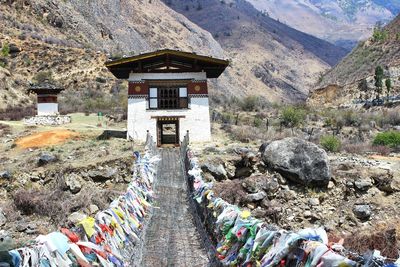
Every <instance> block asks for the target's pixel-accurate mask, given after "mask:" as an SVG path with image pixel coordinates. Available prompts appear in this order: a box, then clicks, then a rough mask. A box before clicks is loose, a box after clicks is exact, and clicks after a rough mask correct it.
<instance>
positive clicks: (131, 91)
mask: <svg viewBox="0 0 400 267" xmlns="http://www.w3.org/2000/svg"><path fill="white" fill-rule="evenodd" d="M147 94H149V85H148V83H147V82H129V87H128V95H147Z"/></svg>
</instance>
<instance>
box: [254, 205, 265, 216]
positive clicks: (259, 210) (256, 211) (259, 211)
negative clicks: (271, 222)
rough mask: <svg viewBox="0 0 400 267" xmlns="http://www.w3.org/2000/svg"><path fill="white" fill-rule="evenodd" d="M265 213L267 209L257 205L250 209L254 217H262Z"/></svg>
mask: <svg viewBox="0 0 400 267" xmlns="http://www.w3.org/2000/svg"><path fill="white" fill-rule="evenodd" d="M266 214H267V210H265V209H263V208H261V207H257V208H256V209H254V210H253V211H252V215H253V216H254V217H256V218H263V217H264V216H265V215H266Z"/></svg>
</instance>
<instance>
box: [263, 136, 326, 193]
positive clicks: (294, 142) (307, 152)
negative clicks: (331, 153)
mask: <svg viewBox="0 0 400 267" xmlns="http://www.w3.org/2000/svg"><path fill="white" fill-rule="evenodd" d="M262 158H263V160H264V162H265V163H266V164H267V165H268V166H269V167H270V168H272V169H274V170H276V171H277V172H279V173H281V174H282V175H283V176H284V177H285V178H287V179H289V180H291V181H293V182H295V183H299V184H303V185H306V186H308V185H315V186H327V185H328V183H329V180H330V178H331V172H330V167H329V160H328V155H327V154H326V152H325V151H324V150H323V149H321V148H319V147H318V146H317V145H315V144H313V143H310V142H307V141H304V140H301V139H299V138H285V139H283V140H279V141H274V142H272V143H271V144H269V145H268V146H267V148H266V149H265V151H264V153H263V156H262Z"/></svg>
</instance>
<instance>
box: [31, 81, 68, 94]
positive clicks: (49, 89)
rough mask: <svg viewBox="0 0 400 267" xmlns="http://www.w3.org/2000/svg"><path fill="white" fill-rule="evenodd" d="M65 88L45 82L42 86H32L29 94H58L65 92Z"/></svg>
mask: <svg viewBox="0 0 400 267" xmlns="http://www.w3.org/2000/svg"><path fill="white" fill-rule="evenodd" d="M63 90H64V88H60V87H58V86H56V85H54V84H52V83H51V82H49V81H44V82H42V83H40V84H31V85H30V87H29V89H28V93H32V92H34V93H36V94H58V93H60V92H61V91H63Z"/></svg>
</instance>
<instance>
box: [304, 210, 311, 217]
mask: <svg viewBox="0 0 400 267" xmlns="http://www.w3.org/2000/svg"><path fill="white" fill-rule="evenodd" d="M311 215H312V213H311V211H309V210H306V211H305V212H304V213H303V216H304V218H309V217H311Z"/></svg>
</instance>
